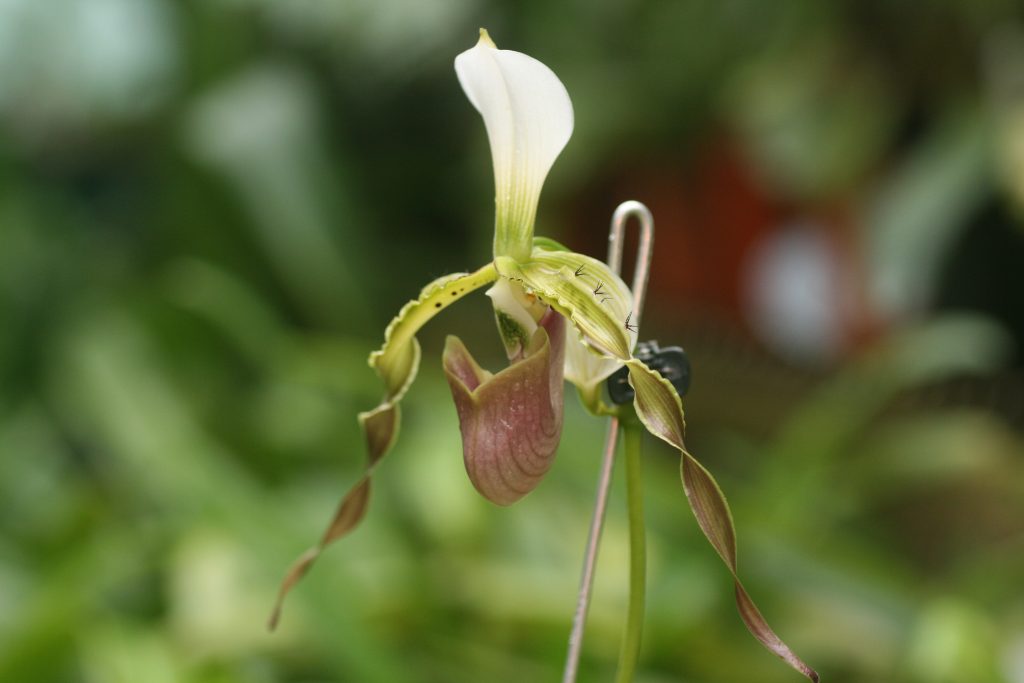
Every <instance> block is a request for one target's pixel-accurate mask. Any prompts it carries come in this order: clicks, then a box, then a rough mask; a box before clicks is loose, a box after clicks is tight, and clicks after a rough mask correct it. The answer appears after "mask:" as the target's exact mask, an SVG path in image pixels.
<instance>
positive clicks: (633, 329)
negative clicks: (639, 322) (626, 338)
mask: <svg viewBox="0 0 1024 683" xmlns="http://www.w3.org/2000/svg"><path fill="white" fill-rule="evenodd" d="M632 319H633V312H632V311H630V313H629V315H627V316H626V323H625V324H626V329H627V330H629V331H630V332H636V325H634V324H633V323H631V322H630V320H632Z"/></svg>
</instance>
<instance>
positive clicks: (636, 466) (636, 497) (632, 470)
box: [615, 419, 647, 683]
mask: <svg viewBox="0 0 1024 683" xmlns="http://www.w3.org/2000/svg"><path fill="white" fill-rule="evenodd" d="M622 437H623V438H622V440H623V445H624V447H625V459H626V506H627V508H628V514H629V608H628V611H627V613H626V630H625V633H624V635H623V638H622V650H621V651H620V653H619V670H618V673H617V674H616V676H615V682H616V683H631V682H632V680H633V675H634V674H635V673H636V664H637V660H638V659H639V658H640V639H641V636H642V635H643V626H644V603H645V596H646V592H647V547H646V546H647V542H646V538H645V535H644V499H643V469H642V462H641V460H640V444H641V442H642V437H643V432H642V431H641V430H640V425H639V424H638V423H637V422H636V420H630V419H625V420H623V421H622Z"/></svg>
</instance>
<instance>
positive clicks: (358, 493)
mask: <svg viewBox="0 0 1024 683" xmlns="http://www.w3.org/2000/svg"><path fill="white" fill-rule="evenodd" d="M496 277H497V273H496V272H495V270H494V266H493V264H487V265H486V266H484V267H483V268H481V269H480V270H478V271H476V272H475V273H468V274H467V273H456V274H453V275H446V276H444V277H442V278H439V279H437V280H435V281H434V282H431V283H430V284H429V285H427V286H426V287H424V288H423V291H422V292H420V295H419V297H418V298H416V299H414V300H412V301H410V302H409V303H407V304H406V305H405V306H403V307H402V310H401V311H399V313H398V315H397V316H395V318H394V319H393V320H392V321H391V324H389V325H388V327H387V330H386V331H385V332H384V345H383V346H382V347H381V348H380V350H378V351H374V352H373V353H372V354H370V360H369V363H370V367H372V368H373V369H374V370H376V371H377V374H378V375H379V376H380V378H381V379H382V380H383V381H384V385H385V393H384V399H383V400H382V401H381V403H380V405H378V406H377V407H376V408H374V409H373V410H370V411H367V412H365V413H360V414H359V423H360V425H362V428H363V434H364V436H365V437H366V450H367V461H368V462H367V466H366V471H365V472H364V474H363V476H362V477H361V478H360V479H359V481H357V482H356V484H355V486H353V487H352V488H351V489H349V491H348V493H346V494H345V495H344V496H343V497H342V499H341V502H340V503H339V504H338V508H337V510H336V511H335V513H334V516H333V517H332V518H331V522H330V524H329V525H328V526H327V530H326V531H325V532H324V534H323V536H322V537H321V538H320V541H319V543H317V544H316V545H315V546H314V547H312V548H310V549H309V550H307V551H306V552H305V553H303V554H302V556H300V557H299V558H298V559H297V560H296V561H295V562H294V563H293V564H292V566H291V567H290V568H289V570H288V572H287V574H286V575H285V578H284V580H283V581H282V582H281V588H280V590H279V591H278V596H277V602H276V604H275V606H274V611H273V613H272V614H271V616H270V622H269V625H270V628H271V629H273V628H274V627H275V626H276V624H277V621H278V619H279V618H280V614H281V606H282V604H283V602H284V599H285V597H286V596H287V595H288V592H289V591H290V590H291V588H292V586H294V585H295V584H296V583H297V582H298V581H299V579H301V578H302V577H303V576H304V575H305V574H306V572H307V571H309V568H310V567H311V566H312V565H313V562H315V561H316V558H317V557H319V555H320V553H321V552H322V551H323V549H324V548H325V547H327V546H328V545H329V544H330V543H332V542H333V541H336V540H337V539H339V538H341V537H342V536H344V535H346V534H347V533H348V532H350V531H351V530H352V529H354V528H355V527H356V525H358V524H359V522H360V521H361V520H362V518H363V516H364V515H365V514H366V508H367V505H368V504H369V500H370V476H371V474H372V473H373V470H374V469H375V467H376V466H377V463H378V462H380V459H381V458H383V457H384V455H385V454H386V453H387V452H388V451H389V450H390V449H391V446H392V445H393V444H394V442H395V439H396V438H397V437H398V426H399V421H400V420H399V417H400V413H399V406H398V403H399V401H401V400H402V397H403V396H405V392H406V391H408V389H409V386H410V385H411V384H412V382H413V380H414V379H415V378H416V371H417V369H418V368H419V361H420V346H419V342H417V341H416V337H415V336H414V335H415V334H416V332H417V331H418V330H419V329H420V328H421V327H422V326H423V325H424V324H426V323H427V321H429V320H430V319H431V318H433V317H434V316H435V315H437V313H438V312H440V311H441V310H443V309H444V308H445V307H447V306H448V305H449V304H451V303H453V302H455V301H458V300H459V299H461V298H462V297H464V296H465V295H466V294H468V293H470V292H472V291H473V290H475V289H479V288H480V287H483V286H484V285H487V284H490V283H491V282H493V281H494V279H495V278H496Z"/></svg>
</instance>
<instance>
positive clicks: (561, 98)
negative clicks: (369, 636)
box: [271, 29, 818, 681]
mask: <svg viewBox="0 0 1024 683" xmlns="http://www.w3.org/2000/svg"><path fill="white" fill-rule="evenodd" d="M455 72H456V74H457V76H458V79H459V82H460V84H461V85H462V88H463V90H464V91H465V93H466V95H467V97H468V98H469V100H470V102H471V103H472V104H473V106H474V107H476V109H477V110H478V111H479V112H480V114H481V116H482V117H483V120H484V125H485V127H486V129H487V137H488V140H489V142H490V147H491V155H492V158H493V161H494V179H495V207H496V211H495V224H494V257H493V260H492V261H491V262H490V263H488V264H486V265H484V266H483V267H481V268H480V269H479V270H477V271H475V272H473V273H456V274H452V275H448V276H445V277H442V278H440V279H438V280H435V281H434V282H432V283H430V284H429V285H427V286H426V287H425V288H424V289H423V291H422V292H421V293H420V295H419V297H418V298H416V299H414V300H413V301H410V302H409V303H407V304H406V305H405V306H404V307H403V308H402V309H401V311H399V313H398V315H397V316H396V317H395V318H394V320H392V321H391V324H389V325H388V327H387V330H386V331H385V333H384V345H383V346H382V347H381V348H380V349H379V350H378V351H375V352H373V353H372V354H371V355H370V360H369V362H370V366H371V367H372V368H373V369H374V370H375V371H376V372H377V374H378V376H379V377H380V378H381V380H382V381H383V382H384V386H385V392H384V397H383V400H382V401H381V403H380V405H378V406H377V407H376V408H374V409H373V410H370V411H368V412H365V413H362V414H360V415H359V421H360V424H361V425H362V428H363V432H364V434H365V437H366V444H367V451H368V466H367V469H366V472H365V474H364V475H363V476H362V478H361V479H360V480H359V481H358V482H357V483H356V484H355V486H353V488H352V489H351V490H350V491H349V492H348V493H347V494H345V496H344V497H343V498H342V500H341V503H340V504H339V506H338V509H337V511H336V512H335V514H334V517H333V518H332V520H331V522H330V524H329V525H328V527H327V530H326V531H325V533H324V534H323V536H322V537H321V539H320V541H319V543H318V544H317V545H316V546H314V547H313V548H311V549H310V550H308V551H307V552H306V553H305V554H303V555H302V556H301V557H300V558H299V559H298V560H296V562H295V563H294V564H293V565H292V567H291V568H290V569H289V571H288V573H287V575H286V576H285V578H284V581H283V582H282V585H281V590H280V593H279V596H278V601H277V605H276V606H275V609H274V613H273V615H272V617H271V626H272V627H273V625H274V624H276V622H277V620H278V617H279V615H280V607H281V602H282V601H283V600H284V597H285V596H286V595H287V593H288V592H289V590H290V589H291V588H292V587H293V586H294V585H295V583H296V582H297V581H298V580H299V579H300V578H301V577H302V576H303V575H304V574H305V573H306V571H308V570H309V568H310V566H311V565H312V564H313V562H314V561H315V560H316V558H317V557H318V556H319V554H320V553H321V552H322V551H323V549H324V548H325V547H327V546H328V545H329V544H331V543H332V542H334V541H336V540H337V539H339V538H341V537H343V536H344V535H346V534H347V533H348V532H350V531H351V530H352V529H353V528H355V526H356V525H357V524H358V523H359V521H360V520H361V519H362V518H363V516H364V515H365V513H366V509H367V505H368V502H369V497H370V484H371V476H372V474H373V471H374V470H375V468H376V466H377V464H378V463H379V462H380V460H381V458H382V457H383V456H384V455H385V454H386V453H387V452H388V450H389V449H390V448H391V446H392V445H393V444H394V442H395V439H396V438H397V436H398V428H399V415H400V414H399V403H400V402H401V400H402V397H403V396H404V395H405V392H406V391H407V390H408V389H409V386H410V385H411V384H412V382H413V379H414V378H415V376H416V371H417V369H418V367H419V362H420V347H419V343H418V342H417V341H416V336H415V335H416V333H417V332H418V331H419V329H420V328H421V327H422V326H423V325H424V324H426V323H427V322H428V321H429V320H430V319H431V318H433V317H434V315H436V314H437V313H438V312H440V311H441V310H443V309H444V308H447V307H448V306H450V305H452V304H453V303H455V302H456V301H458V300H459V299H461V298H462V297H464V296H466V295H467V294H469V293H471V292H473V291H475V290H477V289H480V288H482V287H484V286H486V285H490V288H489V289H488V290H487V295H488V296H489V297H490V298H491V301H492V304H493V308H494V314H495V320H496V322H497V327H498V333H499V336H500V337H501V340H502V343H503V344H504V346H505V350H506V354H507V356H508V358H509V362H510V365H509V366H508V367H507V368H505V369H504V370H502V371H500V372H498V373H496V374H493V375H492V374H491V373H489V372H488V371H486V370H484V369H482V368H481V367H480V366H479V365H478V364H477V363H476V361H475V360H474V359H473V357H472V355H471V354H470V353H469V351H468V350H467V349H466V347H465V346H464V345H463V344H462V342H461V341H460V340H459V339H457V338H456V337H449V338H448V341H447V343H446V345H445V349H444V354H443V365H444V370H445V374H446V377H447V378H448V383H449V386H450V388H451V391H452V396H453V399H454V401H455V405H456V408H457V412H458V415H459V423H460V428H461V433H462V442H463V458H464V461H465V465H466V470H467V473H468V474H469V478H470V481H471V482H472V483H473V485H474V486H475V487H476V489H477V490H478V491H479V492H480V493H481V494H482V495H483V496H484V497H485V498H487V499H488V500H490V501H491V502H493V503H495V504H498V505H508V504H511V503H513V502H515V501H517V500H519V499H520V498H522V497H523V496H525V495H526V494H527V493H529V492H530V491H532V490H533V489H534V488H535V487H536V486H537V485H538V484H539V482H540V481H541V479H542V478H543V476H544V474H545V473H546V472H547V471H548V469H549V468H550V466H551V463H552V460H553V458H554V455H555V452H556V450H557V447H558V441H559V438H560V435H561V429H562V398H563V397H562V387H563V379H565V380H568V381H569V382H571V383H572V384H573V385H575V386H576V388H577V390H578V392H579V395H580V397H581V400H582V401H583V403H584V405H585V406H586V407H587V409H588V410H589V411H590V412H592V413H594V414H595V415H615V414H617V412H618V409H617V408H616V407H613V406H609V405H606V404H605V403H604V401H603V400H602V399H601V386H602V384H603V383H604V382H605V380H606V379H607V378H608V377H609V375H611V374H612V373H613V372H615V371H616V370H618V369H619V368H621V367H623V366H625V367H626V368H627V369H628V372H629V380H630V384H631V385H632V386H633V389H634V391H635V392H636V397H635V399H634V408H635V411H636V415H637V417H638V418H639V419H640V421H641V422H642V423H643V425H644V427H646V429H647V430H648V431H649V432H650V433H651V434H653V435H654V436H656V437H658V438H660V439H662V440H663V441H666V442H667V443H669V444H670V445H672V446H673V447H675V448H676V449H678V450H679V452H680V454H681V457H682V460H681V475H682V480H683V487H684V490H685V492H686V496H687V498H688V500H689V503H690V507H691V508H692V510H693V512H694V515H695V516H696V518H697V522H698V524H699V526H700V528H701V530H702V531H703V532H704V535H705V536H706V537H707V538H708V540H709V541H710V542H711V545H712V546H713V547H714V549H715V550H716V552H717V553H718V554H719V556H720V557H721V558H722V560H723V562H725V564H726V566H727V568H728V569H729V571H730V572H731V573H732V575H733V577H734V579H735V585H736V600H737V605H738V606H739V611H740V615H741V616H742V618H743V620H744V622H745V623H746V625H747V627H748V628H749V629H750V631H751V633H753V635H754V636H755V637H756V638H757V639H758V640H760V641H761V642H762V643H763V644H764V645H765V646H766V647H768V649H770V650H771V651H773V652H775V653H776V654H777V655H778V656H780V657H781V658H782V659H784V660H785V661H786V662H788V663H789V664H790V666H792V667H793V668H795V669H796V670H798V671H800V672H801V673H803V674H804V675H805V676H807V677H808V678H810V679H811V680H814V681H817V680H818V678H817V674H816V673H815V672H814V671H813V670H812V669H810V668H809V667H808V666H807V665H806V664H804V663H803V662H802V661H801V660H800V659H799V658H797V657H796V655H794V654H793V653H792V651H791V650H790V649H789V648H788V647H787V646H786V645H785V644H784V643H783V642H782V641H781V640H780V639H779V638H778V637H777V636H776V635H775V633H774V632H773V631H772V630H771V628H769V626H768V624H767V623H766V622H765V620H764V618H763V617H762V616H761V613H760V612H759V611H758V609H757V607H756V606H755V605H754V603H753V601H752V600H751V599H750V597H749V596H748V595H747V592H746V590H745V589H744V588H743V585H742V584H741V583H740V581H739V578H738V577H737V576H736V540H735V531H734V527H733V522H732V516H731V513H730V512H729V507H728V504H727V503H726V500H725V497H724V495H723V494H722V492H721V490H720V489H719V487H718V485H717V483H716V482H715V480H714V478H713V477H712V476H711V474H710V473H709V472H708V471H707V470H706V469H705V468H704V467H703V466H702V465H701V464H700V463H699V462H698V461H697V460H696V459H695V458H694V457H693V456H692V455H690V453H689V452H688V451H687V450H686V447H685V445H684V443H683V433H684V420H683V408H682V402H681V400H680V398H679V395H678V394H677V393H676V390H675V389H674V388H673V386H672V385H671V384H670V383H669V382H668V381H667V380H666V379H664V378H663V377H661V375H659V374H658V373H657V372H655V371H653V370H651V369H650V368H649V367H647V365H645V364H644V363H643V362H642V361H640V360H639V359H637V358H635V357H633V348H634V346H635V345H636V341H637V339H636V327H635V325H634V324H632V322H631V320H632V319H633V311H632V310H631V305H632V304H631V302H632V295H631V293H630V291H629V289H628V288H627V287H626V285H625V283H623V281H622V280H621V279H620V278H619V276H618V275H616V274H615V273H614V272H612V270H611V269H610V268H609V267H608V265H606V264H605V263H603V262H601V261H598V260H597V259H594V258H591V257H589V256H585V255H583V254H577V253H575V252H572V251H570V250H568V249H566V248H565V247H563V246H561V245H560V244H558V243H556V242H554V241H553V240H550V239H546V238H540V237H534V234H533V229H534V217H535V215H536V211H537V202H538V199H539V197H540V191H541V186H542V184H543V182H544V179H545V177H546V176H547V173H548V171H549V170H550V168H551V165H552V164H553V163H554V161H555V159H556V158H557V156H558V155H559V153H560V152H561V151H562V149H563V148H564V147H565V144H566V143H567V142H568V140H569V138H570V136H571V134H572V129H573V109H572V103H571V101H570V99H569V95H568V93H567V92H566V90H565V86H563V85H562V82H561V81H560V80H559V79H558V77H557V76H556V75H555V74H554V73H553V72H552V71H551V70H550V69H549V68H548V67H546V66H545V65H544V64H542V63H541V62H539V61H537V60H535V59H533V58H532V57H529V56H527V55H524V54H522V53H519V52H513V51H511V50H499V49H498V48H497V47H496V46H495V45H494V43H493V42H492V41H491V39H490V37H489V36H488V34H487V32H486V31H485V30H483V29H481V31H480V40H479V42H478V43H477V44H476V46H475V47H473V48H471V49H469V50H467V51H466V52H463V53H462V54H460V55H459V56H458V57H456V59H455Z"/></svg>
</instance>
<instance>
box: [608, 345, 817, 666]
mask: <svg viewBox="0 0 1024 683" xmlns="http://www.w3.org/2000/svg"><path fill="white" fill-rule="evenodd" d="M627 366H628V367H629V376H630V383H631V384H632V385H633V389H634V390H635V391H636V398H635V400H634V406H635V408H636V413H637V415H638V416H639V417H640V420H641V421H642V422H643V423H644V426H645V427H647V430H648V431H650V432H651V433H652V434H654V435H655V436H657V437H658V438H660V439H662V440H663V441H665V442H667V443H668V444H670V445H672V446H674V447H675V448H677V449H678V450H679V452H680V453H681V454H682V462H681V463H680V476H681V477H682V480H683V489H684V490H685V491H686V498H687V500H688V501H689V503H690V509H691V510H693V514H694V516H695V517H696V518H697V524H698V525H699V526H700V528H701V531H703V532H704V536H705V537H707V539H708V541H710V543H711V545H712V547H713V548H714V549H715V552H717V553H718V556H719V557H721V558H722V562H724V563H725V565H726V567H728V569H729V572H730V573H731V574H732V576H733V580H734V583H735V589H736V606H737V607H738V608H739V612H740V617H741V618H742V619H743V623H745V624H746V626H747V629H748V630H749V631H750V632H751V634H753V636H754V637H755V638H757V639H758V640H759V641H760V642H761V644H762V645H764V646H765V647H766V648H768V649H769V650H771V651H772V652H774V653H775V654H776V655H778V656H779V657H780V658H782V659H783V660H784V661H785V662H786V663H787V664H789V665H790V666H791V667H793V668H794V669H796V670H797V671H799V672H800V673H802V674H803V675H804V676H806V677H807V678H808V679H810V680H812V681H814V682H815V683H817V681H818V674H817V673H816V672H815V671H814V669H812V668H811V667H809V666H807V665H806V664H805V663H804V662H803V661H802V660H801V659H800V658H799V657H797V656H796V654H794V653H793V651H792V650H791V649H789V646H788V645H786V644H785V643H784V642H782V639H781V638H779V637H778V636H777V635H776V634H775V632H774V631H773V630H772V628H771V627H770V626H769V625H768V622H767V621H766V620H765V618H764V616H763V615H762V614H761V611H760V610H759V609H758V608H757V605H755V604H754V601H753V599H752V598H751V597H750V595H749V594H748V593H747V589H746V588H744V587H743V583H742V582H741V581H740V579H739V576H738V574H737V565H736V528H735V526H734V525H733V520H732V512H731V511H730V510H729V503H728V502H727V501H726V499H725V494H723V493H722V490H721V489H720V488H719V486H718V482H716V481H715V478H714V477H713V476H711V473H710V472H708V470H707V469H706V468H705V467H704V466H703V465H701V464H700V463H699V462H698V461H697V459H696V458H694V457H693V456H692V455H690V453H689V452H688V451H687V450H686V446H685V445H684V444H683V433H684V430H685V424H684V420H683V405H682V401H681V400H680V399H679V395H678V394H677V393H676V390H675V388H673V386H672V384H671V383H669V381H668V380H666V379H665V378H663V377H661V376H660V375H658V373H656V372H654V371H653V370H651V369H650V368H648V367H647V366H646V365H644V364H643V363H642V362H641V361H639V360H636V359H633V360H630V361H629V362H628V363H627Z"/></svg>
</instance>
